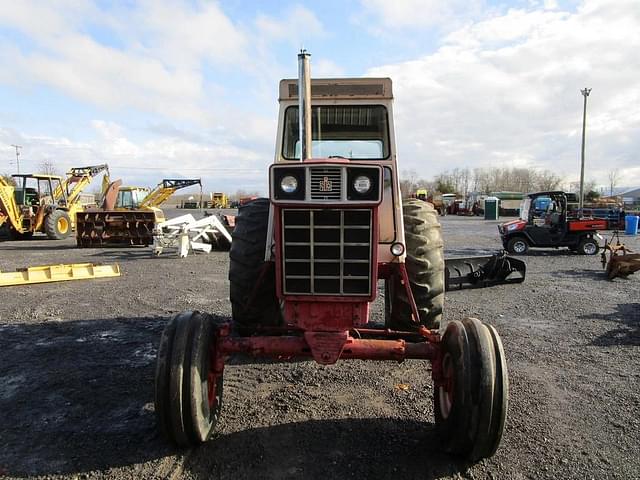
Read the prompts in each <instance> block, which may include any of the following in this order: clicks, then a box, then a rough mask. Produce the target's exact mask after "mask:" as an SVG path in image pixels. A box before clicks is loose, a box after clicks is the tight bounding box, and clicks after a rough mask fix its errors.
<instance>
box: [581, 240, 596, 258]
mask: <svg viewBox="0 0 640 480" xmlns="http://www.w3.org/2000/svg"><path fill="white" fill-rule="evenodd" d="M582 250H584V253H586V254H587V255H593V254H594V253H596V251H597V247H596V245H595V243H592V242H589V243H585V244H584V247H582Z"/></svg>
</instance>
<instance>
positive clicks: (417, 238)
mask: <svg viewBox="0 0 640 480" xmlns="http://www.w3.org/2000/svg"><path fill="white" fill-rule="evenodd" d="M402 213H403V217H404V236H405V241H406V244H407V245H406V248H407V257H406V261H405V265H406V268H407V273H408V276H409V284H410V286H411V293H412V294H413V298H414V300H415V302H416V307H418V314H419V316H420V323H421V324H422V325H424V326H426V327H427V328H429V329H438V328H440V322H441V319H442V308H443V306H444V243H443V241H442V231H441V228H440V222H439V221H438V212H437V210H436V209H435V208H434V207H433V205H432V204H430V203H428V202H422V201H420V200H416V199H408V200H405V201H404V202H403V204H402ZM391 281H392V279H391ZM388 288H389V290H390V293H391V294H390V300H391V309H392V312H391V316H390V317H391V318H390V323H391V325H390V326H391V327H392V328H396V329H411V328H412V327H415V323H413V322H411V320H410V319H411V304H410V302H409V298H407V295H406V292H405V289H404V287H403V286H402V285H400V284H399V282H394V283H393V284H391V285H388Z"/></svg>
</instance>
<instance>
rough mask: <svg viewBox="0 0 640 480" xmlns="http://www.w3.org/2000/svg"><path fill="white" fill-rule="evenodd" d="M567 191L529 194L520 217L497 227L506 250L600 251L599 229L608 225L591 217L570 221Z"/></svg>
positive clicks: (519, 252) (511, 251)
mask: <svg viewBox="0 0 640 480" xmlns="http://www.w3.org/2000/svg"><path fill="white" fill-rule="evenodd" d="M568 204H569V202H568V197H567V194H566V193H565V192H562V191H551V192H537V193H530V194H528V195H527V196H526V197H525V198H524V200H523V202H522V205H521V207H520V218H519V219H518V220H512V221H510V222H507V223H503V224H502V225H499V226H498V231H499V232H500V236H501V237H502V243H503V245H504V248H505V249H506V250H508V251H509V252H510V253H516V254H524V253H526V252H527V250H528V249H529V248H530V247H542V248H544V247H552V248H558V247H568V248H569V249H570V250H572V251H576V252H578V253H582V254H585V255H595V254H596V253H597V252H598V248H599V246H598V241H597V239H598V238H601V237H600V235H598V233H597V230H599V229H605V228H606V223H605V222H603V221H600V220H598V219H592V218H580V219H578V218H570V217H569V216H568Z"/></svg>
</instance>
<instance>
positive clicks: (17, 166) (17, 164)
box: [11, 144, 22, 173]
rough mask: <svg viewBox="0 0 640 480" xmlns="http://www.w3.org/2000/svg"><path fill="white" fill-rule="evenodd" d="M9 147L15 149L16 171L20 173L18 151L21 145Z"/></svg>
mask: <svg viewBox="0 0 640 480" xmlns="http://www.w3.org/2000/svg"><path fill="white" fill-rule="evenodd" d="M11 146H12V147H14V148H15V149H16V169H17V170H18V173H20V150H19V149H21V148H22V145H14V144H11Z"/></svg>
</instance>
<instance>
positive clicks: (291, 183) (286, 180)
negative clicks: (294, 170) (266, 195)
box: [280, 175, 298, 193]
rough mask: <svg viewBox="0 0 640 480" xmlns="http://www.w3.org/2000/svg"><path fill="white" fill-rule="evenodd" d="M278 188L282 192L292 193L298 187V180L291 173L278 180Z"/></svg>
mask: <svg viewBox="0 0 640 480" xmlns="http://www.w3.org/2000/svg"><path fill="white" fill-rule="evenodd" d="M280 188H281V189H282V191H283V192H284V193H293V192H295V191H296V190H297V189H298V180H297V179H296V177H294V176H293V175H286V176H284V177H282V180H280Z"/></svg>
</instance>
